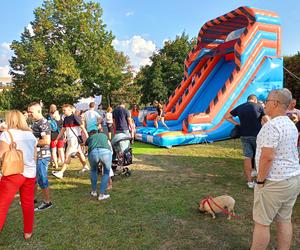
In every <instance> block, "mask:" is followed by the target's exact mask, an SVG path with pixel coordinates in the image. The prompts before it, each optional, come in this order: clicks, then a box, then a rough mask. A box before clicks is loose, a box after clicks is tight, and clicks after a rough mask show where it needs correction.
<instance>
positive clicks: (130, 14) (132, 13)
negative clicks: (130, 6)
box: [125, 11, 134, 16]
mask: <svg viewBox="0 0 300 250" xmlns="http://www.w3.org/2000/svg"><path fill="white" fill-rule="evenodd" d="M125 15H126V16H133V15H134V12H133V11H128V12H126V14H125Z"/></svg>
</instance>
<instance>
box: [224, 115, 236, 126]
mask: <svg viewBox="0 0 300 250" xmlns="http://www.w3.org/2000/svg"><path fill="white" fill-rule="evenodd" d="M225 119H226V120H227V121H229V122H230V123H232V124H234V125H237V126H240V124H239V123H238V122H236V121H235V120H234V119H233V116H232V115H231V114H230V113H229V112H228V113H226V114H225Z"/></svg>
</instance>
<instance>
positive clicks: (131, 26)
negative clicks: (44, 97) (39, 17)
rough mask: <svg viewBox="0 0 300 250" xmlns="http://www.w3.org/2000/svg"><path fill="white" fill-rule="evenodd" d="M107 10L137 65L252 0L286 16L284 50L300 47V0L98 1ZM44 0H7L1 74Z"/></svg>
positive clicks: (0, 35)
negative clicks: (15, 42) (183, 35)
mask: <svg viewBox="0 0 300 250" xmlns="http://www.w3.org/2000/svg"><path fill="white" fill-rule="evenodd" d="M95 1H98V2H100V4H101V6H102V8H103V10H104V16H103V18H104V22H105V23H106V24H107V28H108V29H109V30H112V32H113V33H114V35H115V36H116V40H115V42H114V45H115V47H116V48H117V49H118V50H122V51H124V52H125V53H126V54H127V55H128V56H129V57H130V59H131V62H132V63H133V64H134V66H135V67H136V68H138V67H139V66H141V65H145V64H147V63H149V59H148V58H149V56H150V55H151V54H152V53H153V51H155V50H156V49H157V48H161V47H162V46H163V41H165V40H166V39H174V38H175V36H176V35H177V34H181V33H182V32H183V31H185V32H186V33H187V34H188V35H189V36H190V37H193V36H196V35H197V33H198V31H199V29H200V28H201V26H202V25H203V24H204V23H205V22H206V21H208V20H210V19H213V18H215V17H217V16H220V15H222V14H224V13H226V12H228V11H231V10H233V9H235V8H237V7H239V6H242V5H248V6H253V7H256V8H261V9H265V10H272V11H275V12H277V13H278V14H279V15H280V17H281V19H282V53H283V55H292V54H295V53H297V51H300V32H299V30H300V29H299V24H300V1H299V0H286V1H283V0H252V1H245V0H231V1H229V0H214V1H200V0H190V1H182V0H151V1H150V0H101V1H100V0H95ZM41 3H42V0H2V1H1V7H2V8H1V21H2V22H1V29H0V76H3V75H5V74H7V71H8V58H9V57H10V55H11V53H10V51H9V44H10V43H11V41H12V40H14V39H16V40H19V39H20V34H21V32H22V31H23V29H24V27H26V26H28V24H29V22H30V21H31V20H33V10H34V8H36V7H38V6H40V5H41Z"/></svg>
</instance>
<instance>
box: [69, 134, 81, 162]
mask: <svg viewBox="0 0 300 250" xmlns="http://www.w3.org/2000/svg"><path fill="white" fill-rule="evenodd" d="M67 143H68V146H67V150H66V158H67V157H68V156H70V155H72V154H76V153H78V152H81V147H80V145H79V144H78V140H77V138H75V139H71V140H68V142H67Z"/></svg>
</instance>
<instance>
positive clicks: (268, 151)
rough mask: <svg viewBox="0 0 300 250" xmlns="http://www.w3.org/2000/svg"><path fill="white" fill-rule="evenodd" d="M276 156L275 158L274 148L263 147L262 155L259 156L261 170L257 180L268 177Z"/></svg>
mask: <svg viewBox="0 0 300 250" xmlns="http://www.w3.org/2000/svg"><path fill="white" fill-rule="evenodd" d="M274 158H275V150H274V148H266V147H263V148H262V151H261V156H260V158H259V163H258V169H259V170H258V175H257V181H264V180H265V179H266V178H267V176H268V174H269V172H270V168H271V166H272V162H273V160H274Z"/></svg>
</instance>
